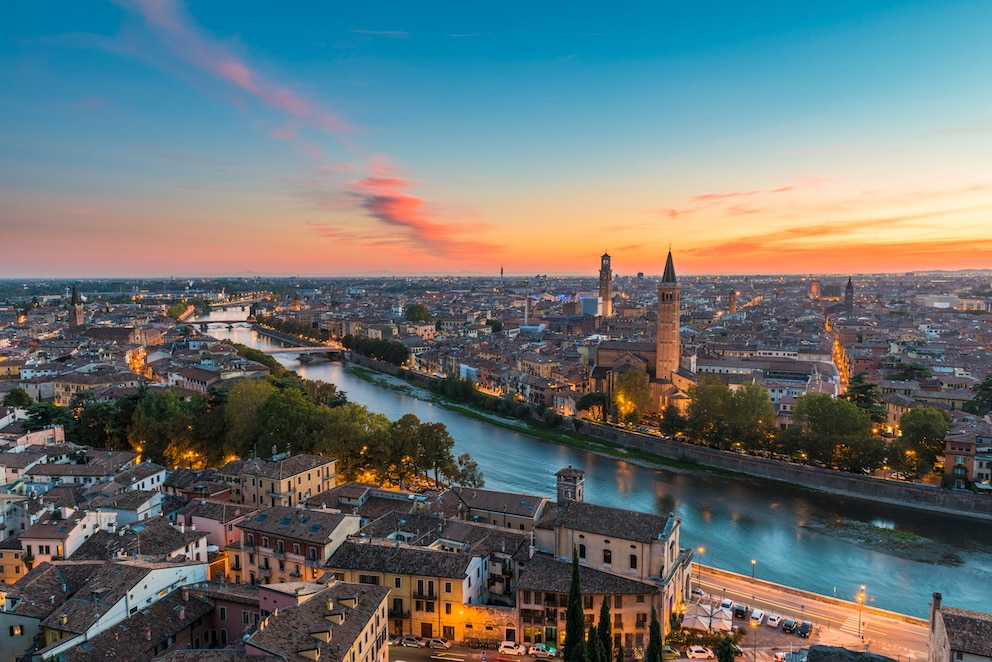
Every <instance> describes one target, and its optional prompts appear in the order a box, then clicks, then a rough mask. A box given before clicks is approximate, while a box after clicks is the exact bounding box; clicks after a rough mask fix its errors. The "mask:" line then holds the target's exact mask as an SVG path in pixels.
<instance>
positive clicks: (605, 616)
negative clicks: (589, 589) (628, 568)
mask: <svg viewBox="0 0 992 662" xmlns="http://www.w3.org/2000/svg"><path fill="white" fill-rule="evenodd" d="M596 632H597V634H598V636H599V641H600V643H601V644H602V645H603V656H602V660H601V662H613V625H612V623H610V596H608V595H604V596H603V604H602V606H601V607H600V608H599V627H597V628H596Z"/></svg>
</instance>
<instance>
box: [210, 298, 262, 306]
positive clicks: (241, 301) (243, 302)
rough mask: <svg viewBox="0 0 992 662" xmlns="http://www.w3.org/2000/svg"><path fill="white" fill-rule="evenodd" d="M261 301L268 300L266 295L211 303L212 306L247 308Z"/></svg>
mask: <svg viewBox="0 0 992 662" xmlns="http://www.w3.org/2000/svg"><path fill="white" fill-rule="evenodd" d="M261 301H267V299H266V297H261V296H260V297H254V298H252V299H229V300H227V301H217V302H216V303H211V304H210V307H211V308H231V307H233V306H241V307H242V308H245V307H246V306H248V305H250V304H253V303H259V302H261Z"/></svg>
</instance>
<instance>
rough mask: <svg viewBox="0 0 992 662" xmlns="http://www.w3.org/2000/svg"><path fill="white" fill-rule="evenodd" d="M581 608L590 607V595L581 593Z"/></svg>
mask: <svg viewBox="0 0 992 662" xmlns="http://www.w3.org/2000/svg"><path fill="white" fill-rule="evenodd" d="M582 608H583V609H592V596H591V595H583V596H582Z"/></svg>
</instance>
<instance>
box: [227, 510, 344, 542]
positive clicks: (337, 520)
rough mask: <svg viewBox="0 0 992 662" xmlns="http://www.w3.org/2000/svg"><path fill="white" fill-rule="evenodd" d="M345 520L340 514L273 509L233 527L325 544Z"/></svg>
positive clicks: (245, 519) (250, 517) (248, 518)
mask: <svg viewBox="0 0 992 662" xmlns="http://www.w3.org/2000/svg"><path fill="white" fill-rule="evenodd" d="M345 517H346V516H345V515H342V514H340V513H323V512H320V511H316V510H307V509H305V508H290V507H289V506H272V507H270V508H267V509H265V510H263V511H262V512H260V513H258V514H257V515H252V516H249V517H245V518H244V520H242V521H241V522H239V523H238V524H236V526H237V527H238V528H239V529H241V530H242V531H252V532H255V533H269V534H272V535H278V536H281V537H285V538H292V539H294V540H302V541H305V542H312V543H318V544H325V543H327V541H328V540H330V538H331V535H332V534H333V533H334V531H335V529H337V528H338V526H339V525H340V524H341V522H343V521H344V520H345ZM341 537H344V536H341Z"/></svg>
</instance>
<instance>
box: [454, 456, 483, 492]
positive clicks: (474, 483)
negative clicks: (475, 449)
mask: <svg viewBox="0 0 992 662" xmlns="http://www.w3.org/2000/svg"><path fill="white" fill-rule="evenodd" d="M456 463H457V471H456V472H455V475H454V476H450V478H451V479H452V480H453V481H454V482H455V483H457V484H459V485H461V486H462V487H485V484H486V481H485V479H484V478H483V476H482V470H481V469H479V463H478V462H476V461H475V460H473V459H472V456H471V455H469V454H468V453H462V454H461V455H459V456H458V459H457V460H456Z"/></svg>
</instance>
